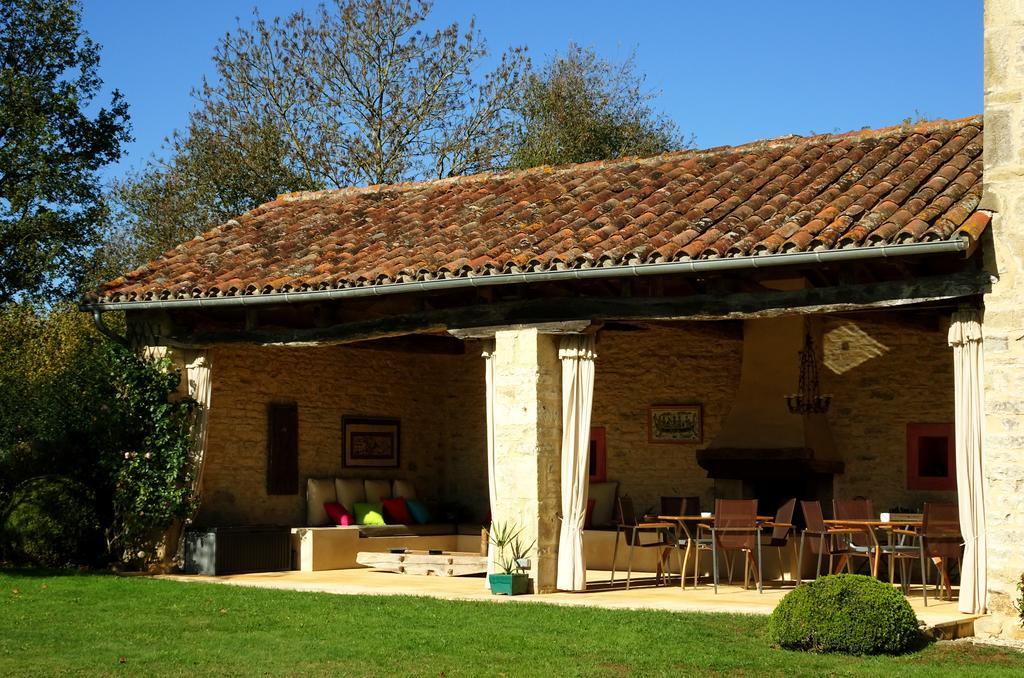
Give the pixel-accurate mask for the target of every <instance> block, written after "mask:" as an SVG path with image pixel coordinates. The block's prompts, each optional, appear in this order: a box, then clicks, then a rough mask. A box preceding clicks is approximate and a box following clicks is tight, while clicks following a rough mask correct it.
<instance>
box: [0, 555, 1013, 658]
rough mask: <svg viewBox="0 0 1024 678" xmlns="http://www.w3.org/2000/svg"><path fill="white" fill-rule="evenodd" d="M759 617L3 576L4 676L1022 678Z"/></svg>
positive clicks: (0, 630)
mask: <svg viewBox="0 0 1024 678" xmlns="http://www.w3.org/2000/svg"><path fill="white" fill-rule="evenodd" d="M765 623H766V619H765V618H763V617H748V616H742V615H726V614H675V613H669V612H653V611H648V612H633V611H625V610H599V609H585V608H569V607H556V606H552V605H543V604H531V605H507V604H506V605H502V604H497V603H470V602H448V601H439V600H432V599H427V598H408V597H374V596H338V595H330V594H320V593H298V592H291V591H274V590H261V589H254V588H242V587H235V586H222V585H216V584H185V583H179V582H172V581H159V580H152V579H147V578H140V577H115V576H109V575H72V574H68V575H63V576H61V575H54V574H53V573H45V574H43V573H38V574H36V573H31V572H11V571H0V675H3V676H29V675H31V676H38V675H53V674H88V675H97V674H99V675H108V674H128V675H202V674H211V673H212V674H220V675H225V674H227V675H268V674H274V675H295V676H322V675H331V676H379V675H424V676H441V675H444V676H502V675H504V676H547V677H551V678H553V677H554V676H572V675H586V676H602V675H608V676H621V675H637V676H644V675H662V674H664V675H676V676H679V675H693V674H709V673H710V674H713V673H723V674H725V673H727V674H729V675H737V674H739V675H750V676H761V675H829V674H832V675H865V674H867V675H876V676H877V675H885V674H891V675H900V676H905V675H921V676H925V675H927V676H934V675H937V674H954V673H969V674H970V675H971V676H981V675H997V674H1017V675H1022V674H1024V654H1021V653H1016V652H1013V651H1009V650H1002V649H995V648H980V647H977V646H973V645H967V644H963V643H937V644H932V645H930V646H928V647H926V648H925V649H923V650H922V651H920V652H917V653H914V654H911V655H906V656H903V657H846V656H834V655H811V654H804V653H797V652H787V651H783V650H778V649H773V648H771V647H769V646H768V643H767V641H766V640H765Z"/></svg>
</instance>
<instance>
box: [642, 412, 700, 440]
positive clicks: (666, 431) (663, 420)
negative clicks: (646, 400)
mask: <svg viewBox="0 0 1024 678" xmlns="http://www.w3.org/2000/svg"><path fill="white" fill-rule="evenodd" d="M703 440H704V427H703V421H702V413H701V406H700V405H651V407H650V408H648V411H647V442H650V443H677V444H681V443H699V442H701V441H703Z"/></svg>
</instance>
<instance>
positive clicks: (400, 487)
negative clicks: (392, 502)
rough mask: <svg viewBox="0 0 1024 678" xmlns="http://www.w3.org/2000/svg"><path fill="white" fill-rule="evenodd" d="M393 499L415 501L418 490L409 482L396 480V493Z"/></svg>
mask: <svg viewBox="0 0 1024 678" xmlns="http://www.w3.org/2000/svg"><path fill="white" fill-rule="evenodd" d="M391 496H392V497H402V498H403V499H415V498H416V488H415V487H413V485H412V483H411V482H410V481H408V480H396V481H395V489H394V493H393V494H392V495H391Z"/></svg>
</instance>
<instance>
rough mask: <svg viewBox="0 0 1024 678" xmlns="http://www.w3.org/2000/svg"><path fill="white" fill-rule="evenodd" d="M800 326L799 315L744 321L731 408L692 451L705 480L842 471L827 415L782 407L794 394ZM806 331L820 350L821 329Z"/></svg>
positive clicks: (802, 330) (816, 327)
mask: <svg viewBox="0 0 1024 678" xmlns="http://www.w3.org/2000/svg"><path fill="white" fill-rule="evenodd" d="M804 328H805V325H804V319H803V318H802V317H799V316H793V317H785V318H764V319H755V320H746V321H744V324H743V365H742V368H741V373H740V385H739V388H738V389H737V392H736V395H735V396H734V398H733V405H732V409H731V410H730V411H729V413H728V414H727V415H726V417H725V418H724V420H723V422H722V428H721V430H720V431H719V432H718V434H717V435H716V436H715V437H714V439H713V440H712V441H711V443H710V444H709V445H708V446H707V448H705V449H702V450H698V451H697V463H698V464H700V466H701V468H703V469H704V470H706V471H707V472H708V477H709V478H727V479H739V480H751V479H763V478H766V477H786V476H792V475H793V474H806V473H811V474H836V473H842V472H843V462H842V461H840V460H838V459H837V458H836V453H835V446H834V445H833V443H832V433H831V431H830V430H829V426H828V420H827V418H826V415H823V414H809V415H799V414H790V412H789V410H788V409H787V408H786V400H785V396H786V395H787V394H790V393H793V392H794V391H795V390H796V386H797V381H798V378H799V372H800V358H799V351H800V349H801V347H802V345H803V339H804ZM811 328H812V329H811V331H812V333H813V334H814V339H815V345H816V346H817V347H818V349H819V350H820V347H821V345H822V342H821V331H820V327H818V326H817V325H816V324H813V323H812V325H811ZM819 358H820V356H819ZM819 364H820V361H819Z"/></svg>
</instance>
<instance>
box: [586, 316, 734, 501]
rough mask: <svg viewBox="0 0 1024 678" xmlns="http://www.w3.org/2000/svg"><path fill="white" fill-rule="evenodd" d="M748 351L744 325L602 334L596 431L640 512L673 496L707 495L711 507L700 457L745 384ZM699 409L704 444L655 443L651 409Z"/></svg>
mask: <svg viewBox="0 0 1024 678" xmlns="http://www.w3.org/2000/svg"><path fill="white" fill-rule="evenodd" d="M742 346H743V340H742V325H741V324H739V323H714V322H708V323H686V324H678V325H673V326H651V327H649V328H648V329H646V330H644V331H639V332H637V331H625V332H621V331H606V332H602V333H601V334H600V335H599V339H598V342H597V361H596V362H595V383H594V412H593V416H592V418H591V421H592V424H593V425H594V426H604V427H605V435H606V445H607V452H608V466H607V470H608V479H609V480H615V481H618V482H619V493H620V494H622V493H625V494H628V495H630V496H631V497H632V498H633V500H634V504H635V506H636V509H637V510H638V511H642V510H644V509H646V508H649V507H656V506H658V502H659V498H660V497H661V496H662V495H665V496H699V497H701V502H702V503H706V504H707V505H711V502H712V500H713V490H714V483H713V481H711V480H709V479H708V478H707V473H706V472H705V471H704V470H703V469H701V468H700V467H699V466H698V465H697V458H696V455H697V450H698V449H701V448H702V447H704V446H705V445H706V443H707V442H708V441H710V440H713V439H714V437H715V435H717V433H718V430H719V426H720V424H721V421H722V418H723V417H724V416H725V415H726V414H727V413H728V411H729V406H730V403H731V399H732V396H733V394H734V393H735V391H736V387H737V385H738V384H739V376H740V362H741V360H740V357H741V349H742ZM659 404H660V405H666V404H667V405H680V404H699V405H701V406H702V408H703V429H704V440H703V442H701V443H692V444H689V443H688V444H664V443H660V444H659V443H650V442H648V437H647V417H648V407H650V406H651V405H659Z"/></svg>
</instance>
